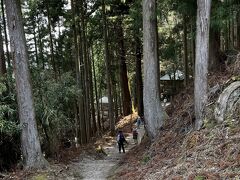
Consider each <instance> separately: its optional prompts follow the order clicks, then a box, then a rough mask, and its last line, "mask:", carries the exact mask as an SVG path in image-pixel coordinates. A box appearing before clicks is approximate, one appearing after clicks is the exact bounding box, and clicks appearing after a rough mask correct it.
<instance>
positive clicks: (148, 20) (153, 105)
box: [143, 0, 164, 139]
mask: <svg viewBox="0 0 240 180" xmlns="http://www.w3.org/2000/svg"><path fill="white" fill-rule="evenodd" d="M156 27H157V15H156V1H155V0H143V60H144V89H143V94H144V96H143V103H144V116H145V122H146V125H147V132H148V134H149V136H150V138H151V139H153V138H155V137H156V136H157V133H158V130H159V129H160V128H161V127H162V125H163V120H164V114H163V109H162V106H161V103H160V86H159V60H158V50H157V29H156Z"/></svg>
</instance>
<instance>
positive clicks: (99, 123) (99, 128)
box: [91, 48, 101, 132]
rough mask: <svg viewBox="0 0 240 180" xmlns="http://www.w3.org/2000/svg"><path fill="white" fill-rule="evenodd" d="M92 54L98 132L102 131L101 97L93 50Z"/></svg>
mask: <svg viewBox="0 0 240 180" xmlns="http://www.w3.org/2000/svg"><path fill="white" fill-rule="evenodd" d="M91 52H92V62H93V79H94V89H95V99H96V109H97V126H98V131H99V132H100V131H101V120H100V106H99V101H98V100H99V96H98V88H97V79H96V70H95V63H94V54H93V48H91Z"/></svg>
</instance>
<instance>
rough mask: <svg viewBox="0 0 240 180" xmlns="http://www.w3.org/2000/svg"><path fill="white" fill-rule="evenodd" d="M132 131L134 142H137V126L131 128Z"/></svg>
mask: <svg viewBox="0 0 240 180" xmlns="http://www.w3.org/2000/svg"><path fill="white" fill-rule="evenodd" d="M132 133H133V140H134V143H135V144H137V139H138V132H137V128H136V127H134V128H133V130H132Z"/></svg>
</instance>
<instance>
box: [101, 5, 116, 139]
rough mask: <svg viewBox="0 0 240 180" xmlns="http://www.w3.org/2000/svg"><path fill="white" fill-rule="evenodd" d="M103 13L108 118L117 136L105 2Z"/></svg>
mask: <svg viewBox="0 0 240 180" xmlns="http://www.w3.org/2000/svg"><path fill="white" fill-rule="evenodd" d="M102 13H103V38H104V60H105V67H106V76H107V91H108V112H109V114H108V116H109V121H110V131H111V134H112V135H114V134H115V120H114V118H113V98H112V85H111V66H110V59H109V48H108V33H107V18H106V13H105V0H102Z"/></svg>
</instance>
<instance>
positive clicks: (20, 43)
mask: <svg viewBox="0 0 240 180" xmlns="http://www.w3.org/2000/svg"><path fill="white" fill-rule="evenodd" d="M5 5H6V12H7V20H8V30H9V35H10V42H11V51H12V52H13V53H14V71H15V78H16V87H17V99H18V111H19V118H20V123H21V127H22V133H21V144H22V153H23V159H24V163H25V167H26V168H42V167H45V166H46V165H47V162H46V160H45V159H44V157H43V155H42V151H41V147H40V142H39V136H38V131H37V124H36V119H35V110H34V105H33V96H32V87H31V80H30V74H29V69H28V54H27V49H26V39H25V34H24V30H23V20H22V17H21V7H20V0H5Z"/></svg>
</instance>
